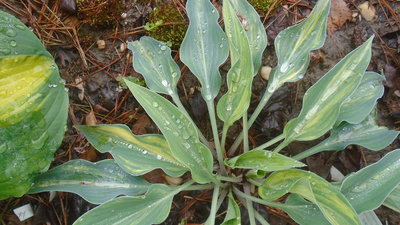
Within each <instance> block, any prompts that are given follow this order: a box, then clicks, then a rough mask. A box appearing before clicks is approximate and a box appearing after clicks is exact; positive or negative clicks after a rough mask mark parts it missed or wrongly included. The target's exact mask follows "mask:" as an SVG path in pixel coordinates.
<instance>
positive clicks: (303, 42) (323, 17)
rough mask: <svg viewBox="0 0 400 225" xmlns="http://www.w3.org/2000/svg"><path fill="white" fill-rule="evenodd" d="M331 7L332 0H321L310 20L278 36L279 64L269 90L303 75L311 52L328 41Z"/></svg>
mask: <svg viewBox="0 0 400 225" xmlns="http://www.w3.org/2000/svg"><path fill="white" fill-rule="evenodd" d="M329 9H330V0H319V1H318V3H317V4H316V5H315V7H314V9H313V11H312V12H311V14H310V16H309V17H308V18H307V19H306V20H304V21H303V22H301V23H299V24H297V25H294V26H291V27H289V28H287V29H285V30H284V31H282V32H281V33H279V35H278V36H277V37H276V39H275V49H276V54H277V57H278V65H277V66H276V67H275V68H274V69H273V70H272V72H271V78H270V81H269V82H268V89H267V91H268V92H270V93H272V92H274V91H275V90H277V89H278V88H279V87H280V86H282V85H283V84H284V83H286V82H295V81H298V80H299V79H301V78H303V76H304V74H305V72H306V70H307V67H308V64H309V63H310V56H309V54H310V52H311V51H312V50H316V49H319V48H321V47H322V46H323V44H324V42H325V38H326V24H327V20H328V13H329Z"/></svg>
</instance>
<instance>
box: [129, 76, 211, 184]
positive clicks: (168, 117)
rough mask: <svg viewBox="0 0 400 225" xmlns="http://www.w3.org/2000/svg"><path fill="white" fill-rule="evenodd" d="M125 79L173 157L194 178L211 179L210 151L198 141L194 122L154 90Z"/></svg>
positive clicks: (208, 180)
mask: <svg viewBox="0 0 400 225" xmlns="http://www.w3.org/2000/svg"><path fill="white" fill-rule="evenodd" d="M125 83H126V84H127V86H128V87H129V89H130V90H131V92H132V94H133V95H134V96H135V98H136V100H137V101H138V102H139V103H140V105H141V106H142V107H143V108H144V109H145V110H146V112H147V114H148V115H149V116H150V117H151V119H152V120H153V121H154V122H155V123H156V124H157V126H158V128H160V130H161V132H162V133H163V134H164V137H165V139H166V140H167V142H168V144H169V147H170V149H171V152H172V155H173V156H174V158H175V159H177V160H178V161H179V162H180V163H182V164H183V165H184V166H185V167H187V168H189V169H190V171H191V173H192V177H193V179H194V180H195V181H196V182H198V183H208V182H210V181H212V180H213V179H214V176H213V174H212V170H213V157H212V154H211V151H210V150H209V149H208V148H207V147H206V146H205V145H204V144H202V143H200V141H199V134H198V133H197V132H198V131H197V129H196V126H195V124H194V123H193V122H192V121H191V120H190V118H189V117H188V116H187V115H186V114H184V113H183V112H181V111H180V110H179V109H178V108H177V107H176V106H174V105H173V104H172V103H171V102H169V101H168V100H166V99H165V98H163V97H161V96H160V95H158V94H156V93H155V92H153V91H150V90H149V89H147V88H143V87H141V86H139V85H137V84H135V83H133V82H130V81H128V80H125Z"/></svg>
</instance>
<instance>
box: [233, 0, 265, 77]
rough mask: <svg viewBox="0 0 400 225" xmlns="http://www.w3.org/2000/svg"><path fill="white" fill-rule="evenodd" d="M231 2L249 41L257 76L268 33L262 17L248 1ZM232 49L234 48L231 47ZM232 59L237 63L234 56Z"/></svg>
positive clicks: (236, 0) (234, 0) (235, 0)
mask: <svg viewBox="0 0 400 225" xmlns="http://www.w3.org/2000/svg"><path fill="white" fill-rule="evenodd" d="M230 2H231V3H232V6H233V8H234V9H235V12H236V15H238V16H239V19H240V20H241V21H240V22H241V23H242V26H243V27H244V30H245V33H246V35H247V38H248V40H249V45H250V49H251V58H252V59H253V68H254V75H256V74H257V72H258V70H259V69H260V67H261V60H262V56H263V52H264V50H265V48H266V47H267V44H268V39H267V33H266V32H265V28H264V25H263V24H262V22H261V20H260V16H259V15H258V13H257V11H256V10H255V9H254V8H253V6H252V5H251V4H249V2H247V1H246V0H230ZM230 48H234V47H233V46H232V45H230ZM232 51H233V50H231V52H232ZM231 57H232V61H233V62H235V61H237V60H236V59H233V57H234V56H231ZM237 57H240V56H237Z"/></svg>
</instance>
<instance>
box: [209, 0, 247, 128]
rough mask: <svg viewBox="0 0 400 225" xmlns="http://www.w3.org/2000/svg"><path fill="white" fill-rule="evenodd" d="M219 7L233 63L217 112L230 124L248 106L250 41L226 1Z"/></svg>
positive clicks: (240, 115)
mask: <svg viewBox="0 0 400 225" xmlns="http://www.w3.org/2000/svg"><path fill="white" fill-rule="evenodd" d="M222 10H223V15H224V21H225V30H226V32H227V34H228V41H229V46H230V50H231V52H230V54H231V60H232V61H231V63H232V65H233V66H232V67H231V69H230V70H229V71H228V77H227V83H228V92H227V93H226V94H225V95H224V96H222V97H221V99H220V100H219V102H218V105H217V113H218V117H219V118H220V119H221V120H222V121H224V122H225V123H226V126H228V127H229V126H230V125H232V124H233V123H234V122H235V121H236V120H238V119H240V118H241V117H242V116H243V114H244V113H246V111H247V109H248V107H249V105H250V97H251V83H252V81H253V71H254V69H253V63H252V58H251V52H250V47H249V41H248V39H247V36H246V34H245V32H244V28H243V27H242V25H241V23H240V21H239V19H238V17H237V15H236V13H235V10H234V9H233V8H232V5H231V3H230V2H229V1H225V2H224V5H223V8H222ZM233 60H236V61H233Z"/></svg>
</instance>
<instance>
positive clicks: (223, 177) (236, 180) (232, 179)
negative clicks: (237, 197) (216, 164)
mask: <svg viewBox="0 0 400 225" xmlns="http://www.w3.org/2000/svg"><path fill="white" fill-rule="evenodd" d="M217 179H218V180H222V181H228V182H233V183H239V182H241V181H242V177H226V176H221V175H217Z"/></svg>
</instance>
